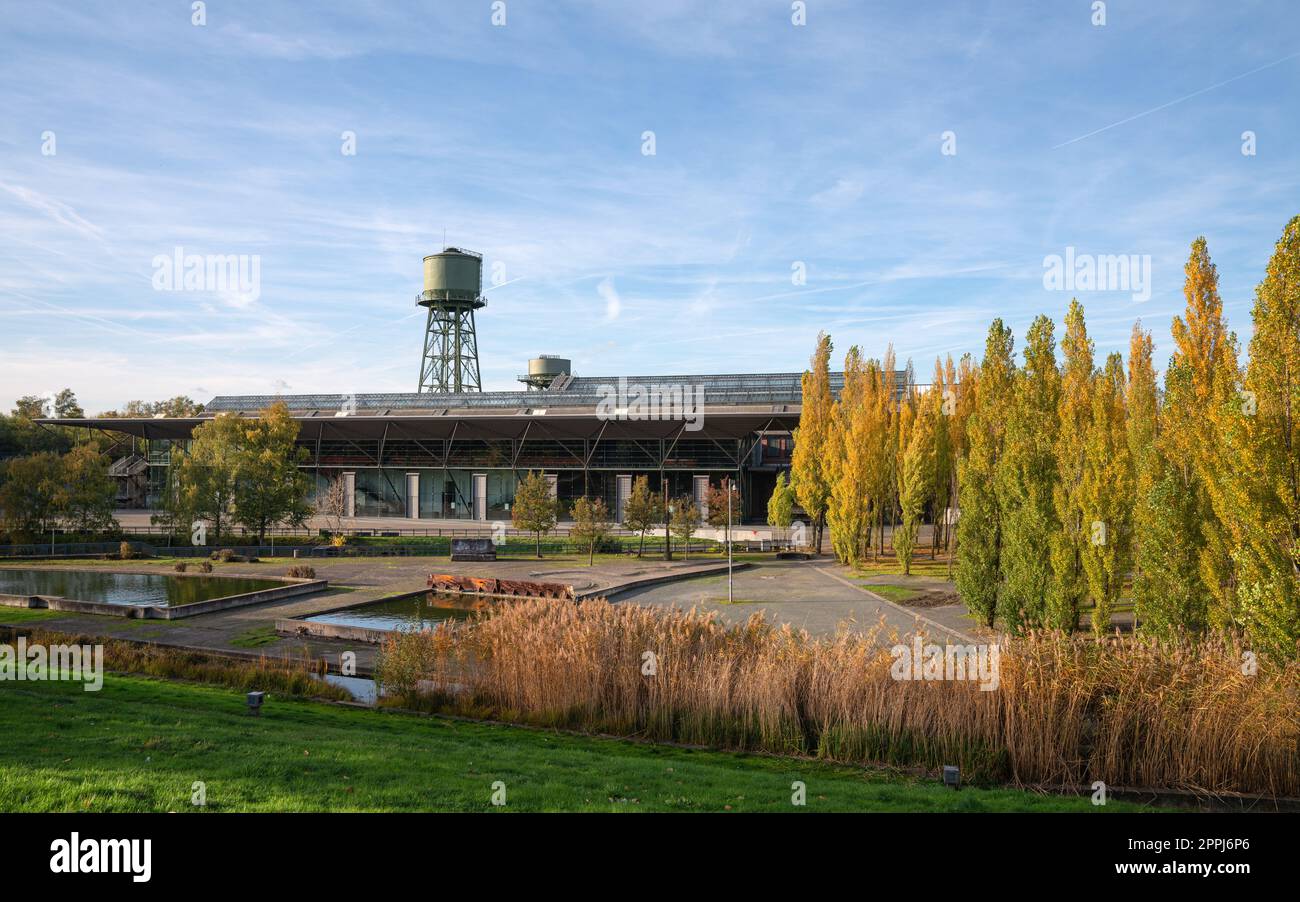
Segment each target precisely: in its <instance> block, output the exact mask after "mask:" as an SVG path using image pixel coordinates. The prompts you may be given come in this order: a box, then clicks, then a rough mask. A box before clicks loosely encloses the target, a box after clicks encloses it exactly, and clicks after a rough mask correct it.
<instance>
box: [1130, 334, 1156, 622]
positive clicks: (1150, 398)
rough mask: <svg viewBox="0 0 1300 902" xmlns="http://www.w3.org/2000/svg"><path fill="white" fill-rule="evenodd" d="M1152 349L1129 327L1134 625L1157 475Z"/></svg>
mask: <svg viewBox="0 0 1300 902" xmlns="http://www.w3.org/2000/svg"><path fill="white" fill-rule="evenodd" d="M1153 356H1154V345H1153V342H1152V340H1151V333H1150V332H1144V331H1143V330H1142V323H1141V322H1140V321H1139V322H1136V323H1134V324H1133V331H1132V333H1131V334H1130V336H1129V346H1128V382H1127V384H1126V386H1125V389H1124V406H1125V409H1126V414H1127V415H1126V418H1125V423H1124V431H1125V439H1126V440H1127V442H1128V452H1129V460H1130V462H1131V466H1132V468H1133V503H1132V521H1133V533H1132V543H1131V544H1132V547H1131V549H1130V555H1131V558H1132V561H1133V571H1132V573H1133V612H1134V615H1135V618H1136V620H1137V622H1138V623H1140V622H1141V620H1142V617H1143V613H1144V612H1143V610H1142V608H1143V605H1144V601H1143V600H1142V599H1141V598H1140V595H1141V591H1140V590H1141V586H1142V582H1143V579H1142V573H1143V570H1144V569H1145V567H1146V562H1145V558H1146V555H1147V553H1148V551H1156V550H1158V549H1151V548H1150V547H1149V535H1150V532H1151V530H1152V528H1153V521H1154V518H1155V511H1154V510H1153V508H1152V491H1153V489H1154V486H1155V483H1156V480H1157V478H1158V475H1159V473H1158V471H1159V459H1158V458H1159V452H1158V451H1157V449H1156V441H1157V435H1158V430H1159V421H1158V417H1159V412H1158V403H1159V402H1158V399H1157V387H1156V372H1155V363H1154V360H1153Z"/></svg>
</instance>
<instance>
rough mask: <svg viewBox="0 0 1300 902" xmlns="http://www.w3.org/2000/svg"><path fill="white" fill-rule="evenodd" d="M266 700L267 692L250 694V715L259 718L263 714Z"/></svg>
mask: <svg viewBox="0 0 1300 902" xmlns="http://www.w3.org/2000/svg"><path fill="white" fill-rule="evenodd" d="M265 698H266V693H265V692H250V693H248V713H249V714H251V715H253V716H254V717H258V716H260V715H261V713H262V701H263V700H264V699H265Z"/></svg>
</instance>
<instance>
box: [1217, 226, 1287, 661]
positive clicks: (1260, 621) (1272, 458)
mask: <svg viewBox="0 0 1300 902" xmlns="http://www.w3.org/2000/svg"><path fill="white" fill-rule="evenodd" d="M1251 315H1252V318H1253V320H1254V334H1253V336H1252V337H1251V340H1250V348H1249V349H1250V362H1249V366H1248V367H1247V370H1246V376H1245V380H1244V385H1243V386H1242V391H1241V393H1240V394H1239V395H1238V396H1235V397H1233V398H1231V399H1230V400H1229V402H1228V407H1227V409H1226V410H1225V411H1224V415H1225V418H1227V419H1228V420H1229V423H1230V427H1229V429H1228V430H1227V431H1226V441H1227V444H1228V448H1227V452H1228V453H1227V457H1228V458H1229V460H1228V461H1226V462H1225V463H1227V464H1229V465H1230V467H1231V469H1230V470H1229V476H1228V480H1227V481H1228V489H1229V490H1228V491H1226V492H1224V493H1223V494H1224V496H1225V497H1224V502H1223V503H1222V504H1221V505H1219V506H1220V509H1221V511H1222V512H1223V513H1224V514H1225V518H1224V519H1225V521H1226V522H1227V523H1228V524H1229V525H1230V527H1231V529H1230V533H1231V535H1232V538H1233V546H1234V555H1233V557H1234V561H1235V563H1236V565H1237V568H1238V589H1237V602H1238V609H1239V613H1240V619H1241V623H1242V625H1243V626H1244V627H1245V629H1246V631H1247V633H1248V635H1249V636H1250V638H1251V639H1252V640H1253V641H1254V642H1255V643H1257V644H1258V646H1259V647H1261V648H1263V649H1265V650H1268V651H1272V652H1275V653H1281V654H1285V655H1288V656H1294V655H1295V654H1296V653H1297V650H1298V649H1300V645H1298V644H1297V643H1300V415H1298V414H1297V405H1298V404H1300V216H1297V217H1296V218H1294V219H1292V220H1291V221H1290V222H1289V223H1287V225H1286V228H1285V230H1284V231H1283V233H1282V237H1281V238H1280V239H1279V241H1278V242H1277V246H1276V248H1275V249H1274V252H1273V256H1272V258H1271V259H1270V260H1269V264H1268V270H1267V273H1266V275H1265V277H1264V280H1263V281H1262V282H1261V283H1260V284H1259V286H1258V288H1257V289H1256V291H1255V305H1254V308H1253V310H1252V314H1251Z"/></svg>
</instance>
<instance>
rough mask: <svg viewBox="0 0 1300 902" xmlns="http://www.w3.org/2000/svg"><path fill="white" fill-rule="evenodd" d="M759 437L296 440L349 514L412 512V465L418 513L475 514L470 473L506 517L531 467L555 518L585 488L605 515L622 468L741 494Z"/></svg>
mask: <svg viewBox="0 0 1300 902" xmlns="http://www.w3.org/2000/svg"><path fill="white" fill-rule="evenodd" d="M757 438H758V436H751V437H750V438H749V439H744V440H742V439H717V440H713V439H699V438H686V437H682V438H680V439H679V440H678V441H676V442H673V441H671V440H662V439H653V438H652V439H640V440H633V439H608V440H603V441H598V442H597V441H590V442H588V441H583V440H581V439H574V440H550V439H537V440H534V439H528V440H526V441H523V442H517V441H511V440H509V439H501V440H497V439H456V440H455V441H454V442H452V443H451V448H450V450H449V449H448V447H447V442H446V441H444V440H442V439H428V440H425V439H421V440H418V441H416V440H410V439H388V440H386V441H384V442H382V443H381V442H380V441H378V440H336V439H331V440H323V441H321V442H319V443H317V442H314V441H304V442H301V443H300V445H301V447H303V448H305V449H306V450H307V452H308V455H309V462H308V463H307V464H305V465H304V469H306V470H308V471H310V472H311V473H312V474H313V476H314V478H315V491H316V492H317V493H320V492H323V491H324V490H325V489H326V488H327V487H328V486H329V485H330V484H331V483H332V482H333V481H334V480H335V479H339V478H342V476H343V474H344V473H352V474H354V475H353V479H354V485H355V491H354V494H353V506H354V508H353V516H356V517H395V518H396V517H400V518H408V519H409V517H408V513H409V509H408V499H407V491H408V485H409V483H408V474H412V473H414V474H418V501H417V502H416V509H417V510H418V514H419V519H428V520H444V519H447V520H474V519H476V511H475V498H474V491H475V475H482V476H483V477H484V487H485V490H486V495H485V497H484V499H483V500H484V510H483V511H481V512H479V514H478V519H482V520H487V521H494V520H507V521H508V520H509V519H510V508H509V506H510V505H511V504H513V501H514V496H515V488H516V485H517V483H518V480H519V479H521V478H523V477H524V476H525V475H526V474H527V473H528V472H530V471H541V472H543V473H546V474H547V475H548V476H553V477H555V488H556V497H557V499H558V501H559V505H560V518H561V519H568V518H569V516H570V512H571V509H572V505H573V502H574V501H575V500H576V499H578V498H581V497H583V496H584V495H586V496H591V497H596V498H601V499H603V500H604V501H605V504H606V506H607V507H608V508H609V510H610V512H611V513H613V512H614V511H616V510H617V509H618V508H617V505H618V477H619V476H632V477H633V478H634V479H635V478H637V477H640V476H646V477H647V478H648V479H649V483H650V488H651V491H654V492H660V491H661V490H662V488H663V482H664V481H666V482H667V487H668V491H669V493H670V494H671V495H672V496H673V497H683V496H689V495H691V494H692V492H693V488H694V480H695V478H696V477H697V476H708V477H709V480H710V482H711V483H712V484H715V485H716V484H718V483H719V482H720V481H721V480H722V479H723V478H725V477H727V476H729V475H730V476H737V475H739V476H740V479H739V485H740V488H741V494H742V497H747V496H748V495H749V494H750V491H749V490H750V488H751V482H750V480H748V479H747V478H746V475H747V474H744V473H743V472H742V471H744V470H745V469H746V468H747V467H746V465H752V464H753V460H752V457H751V459H750V460H747V461H744V462H743V463H741V462H740V461H739V458H740V456H741V455H744V454H745V453H746V452H747V451H748V450H749V449H750V448H751V447H752V445H753V443H754V441H755V440H756V439H757ZM171 447H172V443H171V442H157V441H155V442H150V443H149V445H148V451H147V453H148V459H149V462H150V464H151V466H150V468H149V484H148V492H149V502H148V503H149V506H151V507H156V506H157V503H158V501H159V500H160V498H161V495H162V489H163V486H164V484H165V480H166V475H167V464H168V461H169V459H170V450H171ZM766 457H767V455H764V458H766ZM381 460H382V463H383V465H382V466H380V465H379V463H380V461H381ZM444 461H445V462H446V464H445V466H444ZM764 462H767V461H766V460H764ZM774 462H775V461H774ZM738 463H739V464H740V465H739V466H738ZM661 472H662V475H661ZM763 485H765V484H763ZM753 487H754V488H755V489H759V490H761V488H762V486H759V485H755V486H753ZM766 503H767V498H766V497H763V498H755V499H753V503H752V504H750V503H749V502H748V501H746V513H747V516H754V517H758V518H760V519H761V518H762V517H763V516H764V513H763V511H764V509H765V506H766Z"/></svg>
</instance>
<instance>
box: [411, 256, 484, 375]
mask: <svg viewBox="0 0 1300 902" xmlns="http://www.w3.org/2000/svg"><path fill="white" fill-rule="evenodd" d="M482 292H483V258H482V257H481V256H480V255H478V254H476V253H474V252H473V251H466V250H461V249H460V248H456V247H448V248H443V250H442V252H441V253H438V254H430V255H429V256H427V257H425V258H424V291H422V292H420V297H419V299H418V300H417V301H416V303H418V304H419V305H420V306H421V307H427V308H429V317H428V322H427V324H426V325H425V328H424V359H423V360H421V362H420V391H422V392H465V391H481V390H482V385H481V383H480V381H479V372H478V339H477V338H476V337H475V335H474V311H475V310H477V309H479V308H480V307H483V306H486V304H487V298H485V297H483V294H482Z"/></svg>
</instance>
